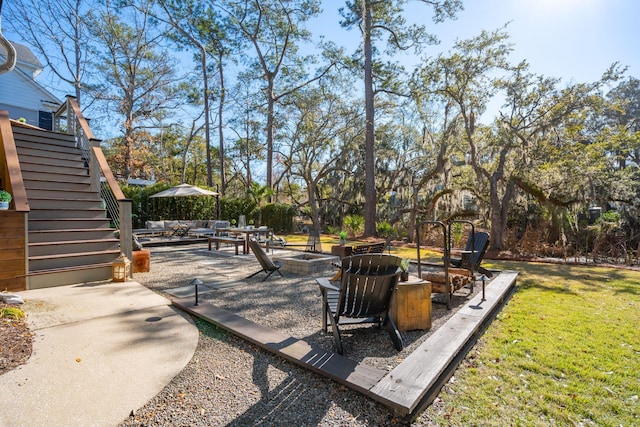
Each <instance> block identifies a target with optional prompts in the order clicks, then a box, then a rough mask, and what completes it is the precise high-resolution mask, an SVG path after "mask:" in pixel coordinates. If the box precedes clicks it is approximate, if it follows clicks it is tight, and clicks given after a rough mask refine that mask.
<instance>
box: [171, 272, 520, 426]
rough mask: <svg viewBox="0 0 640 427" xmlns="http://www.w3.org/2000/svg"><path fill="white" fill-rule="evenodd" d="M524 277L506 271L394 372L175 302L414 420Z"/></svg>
mask: <svg viewBox="0 0 640 427" xmlns="http://www.w3.org/2000/svg"><path fill="white" fill-rule="evenodd" d="M517 275H518V273H517V272H514V271H503V272H501V273H500V274H498V275H497V276H496V277H495V278H494V279H493V280H492V281H491V282H490V284H488V285H487V287H486V292H485V296H486V300H484V301H483V300H482V293H481V292H480V293H478V294H477V295H476V296H474V297H473V298H472V299H470V300H469V301H468V302H467V303H466V304H465V305H464V306H463V307H462V308H460V309H459V310H458V312H457V313H456V314H455V315H454V316H453V317H451V319H449V320H448V321H447V322H446V323H445V324H444V325H442V326H441V327H440V328H439V329H438V330H437V331H435V332H434V333H433V334H432V335H431V336H430V337H429V338H428V339H427V340H426V341H425V342H424V343H422V344H421V345H420V346H419V347H418V348H417V349H416V350H415V351H414V352H413V353H411V354H410V355H409V356H408V357H407V358H406V359H405V360H404V361H403V362H402V363H400V365H398V366H397V367H396V368H395V369H393V370H392V371H391V372H389V373H388V372H387V371H383V370H380V369H377V368H374V367H371V366H367V365H366V364H364V363H358V362H355V361H353V360H351V359H349V358H348V357H345V356H341V355H339V354H337V353H334V352H332V351H328V350H325V349H322V348H319V347H318V346H314V345H311V344H308V343H307V342H305V341H302V340H299V339H297V338H293V337H290V336H288V335H286V334H283V333H281V332H278V331H276V330H274V329H271V328H268V327H265V326H262V325H259V324H257V323H255V322H252V321H250V320H247V319H245V318H243V317H241V316H238V315H236V314H234V313H231V312H229V311H226V310H223V309H220V308H217V307H214V306H212V305H210V304H208V303H200V304H199V305H197V306H196V305H195V300H194V299H193V298H184V299H179V300H176V301H174V302H173V304H174V305H175V306H176V307H178V308H181V309H182V310H185V311H187V312H189V313H191V314H193V315H194V316H197V317H200V318H202V319H204V320H207V321H208V322H211V323H213V324H215V325H217V326H219V327H220V328H222V329H225V330H227V331H229V332H231V333H233V334H235V335H237V336H239V337H241V338H243V339H245V340H247V341H249V342H251V343H253V344H255V345H257V346H259V347H261V348H263V349H265V350H268V351H270V352H272V353H275V354H277V355H279V356H281V357H283V358H285V359H286V360H289V361H291V362H293V363H296V364H298V365H300V366H302V367H304V368H306V369H310V370H312V371H314V372H317V373H318V374H320V375H324V376H326V377H328V378H331V379H332V380H334V381H336V382H338V383H340V384H343V385H345V386H346V387H349V388H351V389H353V390H356V391H358V392H360V393H363V394H364V395H366V396H368V397H369V398H371V399H373V400H375V401H378V402H380V403H382V404H384V405H386V406H388V407H389V408H391V409H393V410H394V412H396V413H397V414H399V415H402V416H405V417H408V418H411V417H414V416H415V415H417V414H418V413H419V412H420V411H421V410H423V409H424V408H425V407H426V406H428V405H429V404H431V402H432V401H433V400H434V399H435V398H436V396H437V395H438V393H439V392H440V389H441V388H442V386H443V385H444V384H445V383H446V382H447V381H448V379H449V378H450V377H451V375H452V374H453V372H454V371H455V369H456V368H457V366H458V364H459V363H460V361H461V360H462V359H463V358H464V356H465V355H466V353H467V352H468V351H469V350H470V349H471V347H472V346H473V344H474V343H475V341H476V340H477V338H478V336H479V335H480V333H481V332H482V331H483V330H484V328H485V327H486V326H487V325H488V324H489V323H490V321H491V320H492V319H493V317H494V316H495V315H496V314H497V312H498V311H499V310H500V308H501V307H502V306H503V305H504V303H505V302H506V301H507V300H508V298H509V296H510V295H511V294H512V292H513V290H514V289H515V283H516V278H517Z"/></svg>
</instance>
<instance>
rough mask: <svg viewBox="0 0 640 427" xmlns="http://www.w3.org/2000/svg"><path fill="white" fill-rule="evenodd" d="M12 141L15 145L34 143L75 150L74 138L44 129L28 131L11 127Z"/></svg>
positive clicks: (73, 136) (27, 129)
mask: <svg viewBox="0 0 640 427" xmlns="http://www.w3.org/2000/svg"><path fill="white" fill-rule="evenodd" d="M13 139H14V140H15V141H16V145H17V144H18V141H19V142H21V143H22V142H24V143H25V144H29V143H35V145H36V146H38V145H40V146H41V145H43V144H45V145H50V146H51V147H59V148H74V149H76V150H77V148H76V137H75V135H70V134H68V133H59V132H51V131H48V130H44V129H29V128H23V127H19V126H14V127H13Z"/></svg>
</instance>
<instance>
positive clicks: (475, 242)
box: [450, 231, 493, 277]
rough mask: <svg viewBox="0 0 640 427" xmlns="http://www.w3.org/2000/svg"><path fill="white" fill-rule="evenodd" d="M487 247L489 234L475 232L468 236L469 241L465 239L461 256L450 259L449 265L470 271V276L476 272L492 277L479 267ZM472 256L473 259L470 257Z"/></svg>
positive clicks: (488, 272)
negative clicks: (465, 242)
mask: <svg viewBox="0 0 640 427" xmlns="http://www.w3.org/2000/svg"><path fill="white" fill-rule="evenodd" d="M488 247H489V233H487V232H485V231H476V232H475V233H474V234H472V235H470V236H469V239H467V245H466V247H465V249H464V251H463V252H462V256H461V257H460V258H459V259H451V260H450V263H451V265H452V266H454V267H459V268H466V269H467V270H470V271H471V274H473V273H475V272H476V271H478V272H480V273H482V274H484V275H485V276H487V277H492V276H493V273H491V272H490V271H489V270H487V269H486V268H483V267H481V266H480V263H481V262H482V259H483V258H484V254H485V253H486V252H487V248H488ZM472 255H473V258H472V257H471V256H472ZM472 259H473V263H472Z"/></svg>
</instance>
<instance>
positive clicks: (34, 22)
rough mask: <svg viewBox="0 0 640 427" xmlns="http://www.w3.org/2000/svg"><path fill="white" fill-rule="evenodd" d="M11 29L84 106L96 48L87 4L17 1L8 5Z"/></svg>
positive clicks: (72, 0) (83, 1)
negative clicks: (87, 17)
mask: <svg viewBox="0 0 640 427" xmlns="http://www.w3.org/2000/svg"><path fill="white" fill-rule="evenodd" d="M7 6H8V7H7V10H6V13H7V18H8V19H7V20H6V21H5V22H7V23H8V25H9V28H11V29H12V30H13V31H14V32H16V33H17V34H20V36H21V37H22V38H23V39H24V40H25V41H26V42H27V43H28V44H29V45H31V47H33V48H34V49H35V50H36V52H37V54H38V56H39V57H40V58H43V59H44V61H45V63H46V65H47V66H48V67H49V69H50V70H51V72H53V74H54V75H55V76H56V77H57V78H59V79H60V80H62V81H63V82H64V83H66V84H68V85H69V86H71V87H72V88H73V90H74V93H75V97H76V100H77V101H78V104H80V105H81V106H82V105H83V104H85V105H84V106H85V107H86V106H87V104H86V103H85V102H84V95H85V94H87V90H86V89H87V86H88V84H89V82H88V79H89V78H90V76H89V72H88V70H90V69H91V66H90V65H91V61H92V48H91V43H90V41H89V40H90V39H89V37H88V34H89V28H88V27H87V20H86V12H87V9H88V8H89V6H95V4H92V5H88V4H87V1H86V0H15V1H11V2H9V3H8V4H7Z"/></svg>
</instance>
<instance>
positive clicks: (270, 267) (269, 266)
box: [247, 239, 282, 282]
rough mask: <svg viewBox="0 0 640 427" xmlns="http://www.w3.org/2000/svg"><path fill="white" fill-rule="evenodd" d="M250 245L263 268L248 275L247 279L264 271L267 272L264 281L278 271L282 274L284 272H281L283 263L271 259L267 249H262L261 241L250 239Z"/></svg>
mask: <svg viewBox="0 0 640 427" xmlns="http://www.w3.org/2000/svg"><path fill="white" fill-rule="evenodd" d="M249 247H250V248H251V252H253V254H254V255H255V256H256V259H257V260H258V262H259V263H260V266H261V267H262V270H259V271H256V272H255V273H253V274H251V275H250V276H248V277H247V279H249V278H251V277H253V276H255V275H256V274H259V273H262V272H263V271H264V272H265V273H267V276H266V277H265V278H264V279H262V281H263V282H264V281H265V280H267V279H268V278H269V276H271V275H272V274H273V273H275V272H276V271H277V272H278V274H279V275H280V276H282V273H281V272H280V268H281V267H282V263H281V262H280V261H271V258H269V257H268V256H267V254H266V253H265V251H264V250H263V249H262V246H260V243H258V242H257V241H256V240H254V239H250V240H249Z"/></svg>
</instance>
